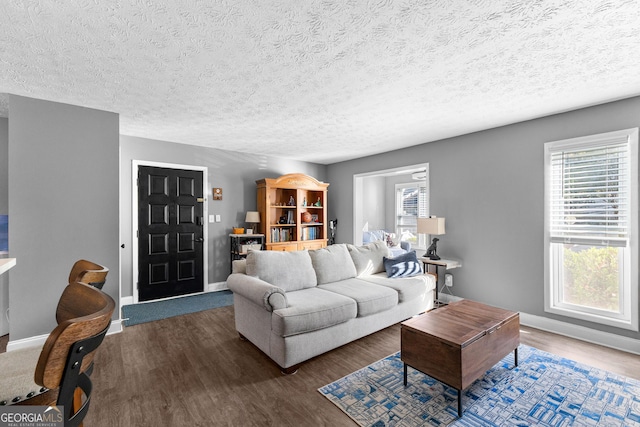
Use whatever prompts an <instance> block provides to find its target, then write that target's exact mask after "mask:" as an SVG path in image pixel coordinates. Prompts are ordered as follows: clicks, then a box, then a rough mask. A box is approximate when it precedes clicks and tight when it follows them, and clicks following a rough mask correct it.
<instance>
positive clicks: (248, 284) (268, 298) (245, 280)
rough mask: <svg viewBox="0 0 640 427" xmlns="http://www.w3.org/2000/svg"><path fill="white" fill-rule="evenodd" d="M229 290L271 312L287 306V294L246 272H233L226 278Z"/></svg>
mask: <svg viewBox="0 0 640 427" xmlns="http://www.w3.org/2000/svg"><path fill="white" fill-rule="evenodd" d="M227 286H228V287H229V290H231V292H233V293H237V294H238V295H242V296H243V297H245V298H246V299H248V300H249V301H251V302H253V303H254V304H256V305H258V306H260V307H263V308H264V309H265V310H267V311H269V312H271V311H273V310H278V309H280V308H286V307H287V294H286V292H285V291H284V290H283V289H282V288H279V287H277V286H274V285H272V284H271V283H267V282H265V281H264V280H260V279H258V278H257V277H253V276H247V275H246V274H239V273H233V274H231V275H230V276H229V277H228V278H227Z"/></svg>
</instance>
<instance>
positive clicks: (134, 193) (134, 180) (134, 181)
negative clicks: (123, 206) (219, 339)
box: [131, 160, 209, 304]
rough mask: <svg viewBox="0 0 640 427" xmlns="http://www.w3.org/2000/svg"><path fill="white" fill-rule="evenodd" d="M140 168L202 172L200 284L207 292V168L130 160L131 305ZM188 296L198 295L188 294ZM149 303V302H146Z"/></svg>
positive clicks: (135, 285) (135, 300)
mask: <svg viewBox="0 0 640 427" xmlns="http://www.w3.org/2000/svg"><path fill="white" fill-rule="evenodd" d="M140 166H151V167H157V168H167V169H182V170H189V171H199V172H202V195H203V197H204V203H203V209H202V216H203V218H204V221H203V227H202V236H203V238H204V245H203V246H204V247H203V250H202V258H203V260H202V269H203V271H202V282H203V284H204V292H206V291H207V288H208V286H209V238H208V237H209V221H207V218H208V217H209V203H208V201H209V198H208V197H207V185H208V183H209V180H208V177H207V172H208V168H207V167H205V166H194V165H181V164H176V163H162V162H151V161H147V160H132V161H131V242H132V245H131V267H132V270H133V272H132V277H131V278H132V285H133V292H132V294H133V303H134V304H138V302H140V301H139V299H138V167H140ZM190 295H198V294H197V293H196V294H190ZM181 296H184V295H180V296H177V297H169V298H163V299H172V298H180V297H181ZM161 300H162V299H157V300H153V301H161ZM148 302H151V301H148Z"/></svg>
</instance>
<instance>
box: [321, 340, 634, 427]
mask: <svg viewBox="0 0 640 427" xmlns="http://www.w3.org/2000/svg"><path fill="white" fill-rule="evenodd" d="M518 359H519V360H518V361H519V366H518V367H517V368H513V352H512V353H510V354H509V356H507V357H505V358H504V359H503V360H502V361H500V362H499V363H498V364H497V365H496V366H494V367H493V368H491V370H489V372H487V374H486V375H485V377H484V378H482V379H480V380H478V381H476V382H475V383H473V384H472V385H471V386H470V387H469V388H468V389H467V390H466V391H464V392H463V394H462V404H463V407H462V409H463V410H464V411H465V412H464V413H463V416H462V418H458V417H457V415H458V409H457V408H458V406H457V405H458V403H457V402H458V401H457V396H458V392H457V390H456V389H454V388H451V387H448V386H446V385H444V384H442V383H440V382H438V381H436V380H434V379H432V378H431V377H429V376H427V375H425V374H423V373H421V372H419V371H417V370H415V369H412V368H409V369H408V381H407V387H404V385H403V378H402V377H403V364H402V361H401V360H400V353H399V352H398V353H396V354H393V355H391V356H389V357H387V358H385V359H383V360H380V361H378V362H376V363H374V364H372V365H369V366H367V367H366V368H363V369H361V370H359V371H357V372H354V373H352V374H349V375H347V376H346V377H344V378H342V379H339V380H338V381H335V382H333V383H331V384H328V385H326V386H324V387H322V388H320V389H318V391H319V392H320V393H322V394H323V395H324V396H325V397H326V398H327V399H329V400H330V401H332V402H333V403H334V404H335V405H336V406H338V407H339V408H340V409H341V410H342V411H344V412H345V413H346V414H347V415H348V416H350V417H351V418H352V419H353V420H354V421H356V422H357V423H358V424H359V425H361V426H376V427H383V426H385V427H386V426H396V427H413V426H424V425H432V426H445V425H451V426H463V427H471V426H473V427H477V426H529V425H537V426H554V427H565V426H640V381H637V380H634V379H630V378H625V377H622V376H620V375H615V374H612V373H610V372H607V371H604V370H601V369H597V368H593V367H590V366H587V365H583V364H580V363H578V362H575V361H572V360H569V359H565V358H563V357H560V356H556V355H553V354H550V353H547V352H544V351H542V350H538V349H535V348H533V347H528V346H525V345H520V347H519V349H518Z"/></svg>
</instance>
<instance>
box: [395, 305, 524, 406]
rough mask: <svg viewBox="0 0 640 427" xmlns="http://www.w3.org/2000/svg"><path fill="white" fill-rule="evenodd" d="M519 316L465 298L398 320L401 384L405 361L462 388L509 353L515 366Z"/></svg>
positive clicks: (460, 403) (518, 340)
mask: <svg viewBox="0 0 640 427" xmlns="http://www.w3.org/2000/svg"><path fill="white" fill-rule="evenodd" d="M519 344H520V315H519V314H518V313H516V312H513V311H508V310H503V309H501V308H496V307H491V306H488V305H485V304H481V303H478V302H474V301H470V300H462V301H458V302H454V303H451V304H449V305H447V306H445V307H442V308H438V309H436V310H432V311H430V312H428V313H424V314H421V315H420V316H416V317H413V318H411V319H409V320H407V321H405V322H402V328H401V344H400V346H401V356H400V357H401V359H402V361H403V362H404V385H405V386H406V385H407V366H411V367H412V368H414V369H417V370H419V371H421V372H423V373H425V374H427V375H429V376H430V377H432V378H435V379H436V380H438V381H441V382H443V383H445V384H447V385H449V386H451V387H454V388H455V389H457V390H458V416H459V417H461V416H462V391H463V390H464V389H466V388H467V387H469V385H471V383H473V382H474V381H475V380H477V379H478V378H481V377H482V376H483V375H484V374H485V373H486V372H487V371H488V370H489V369H490V368H491V367H492V366H494V365H495V364H496V363H498V362H499V361H500V360H502V358H504V357H505V356H506V355H507V354H509V353H510V352H512V351H513V352H514V358H515V366H518V345H519Z"/></svg>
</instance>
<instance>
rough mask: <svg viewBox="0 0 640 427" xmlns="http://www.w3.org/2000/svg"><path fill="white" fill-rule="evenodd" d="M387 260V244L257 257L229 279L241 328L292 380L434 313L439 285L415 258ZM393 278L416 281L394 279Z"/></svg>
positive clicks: (257, 253) (252, 256)
mask: <svg viewBox="0 0 640 427" xmlns="http://www.w3.org/2000/svg"><path fill="white" fill-rule="evenodd" d="M411 255H413V257H412V256H411ZM387 257H388V249H387V247H386V244H385V243H384V242H375V243H370V244H368V245H364V246H353V245H345V244H338V245H331V246H328V247H327V248H324V249H318V250H314V251H297V252H277V251H255V252H251V253H249V255H248V256H247V259H246V261H236V262H234V266H233V273H232V274H231V275H230V276H229V277H228V279H227V285H228V287H229V289H230V290H231V291H232V292H233V296H234V310H235V324H236V329H237V331H238V332H239V333H240V335H241V336H242V337H244V338H246V339H248V340H249V341H251V342H252V343H253V344H254V345H256V346H257V347H258V348H259V349H260V350H262V351H263V352H264V353H265V354H267V355H268V356H269V357H270V358H271V359H272V360H273V361H275V362H276V363H277V364H278V365H279V366H280V368H281V370H282V371H283V372H285V373H292V372H295V370H297V368H298V366H299V364H301V363H302V362H304V361H305V360H308V359H310V358H312V357H314V356H317V355H319V354H322V353H324V352H327V351H329V350H332V349H334V348H337V347H339V346H341V345H344V344H346V343H348V342H351V341H353V340H356V339H358V338H361V337H364V336H366V335H369V334H371V333H373V332H376V331H378V330H380V329H383V328H386V327H388V326H391V325H393V324H395V323H398V322H400V321H403V320H405V319H407V318H409V317H411V316H413V315H415V314H418V313H421V312H424V311H427V310H430V309H431V308H433V299H434V289H435V280H434V278H433V276H431V275H429V274H422V270H421V268H422V266H421V264H420V263H418V262H417V260H416V259H415V253H410V254H406V255H402V257H403V258H402V259H396V258H391V259H389V258H387ZM407 259H408V260H409V261H407ZM413 260H415V262H416V263H418V266H417V268H418V269H420V270H419V271H417V270H416V266H415V265H414V261H413ZM385 265H386V269H385ZM407 269H408V270H407ZM387 271H390V272H393V273H394V274H399V275H402V274H403V273H408V274H414V275H411V276H409V277H395V278H390V277H387V276H388V274H387Z"/></svg>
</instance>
